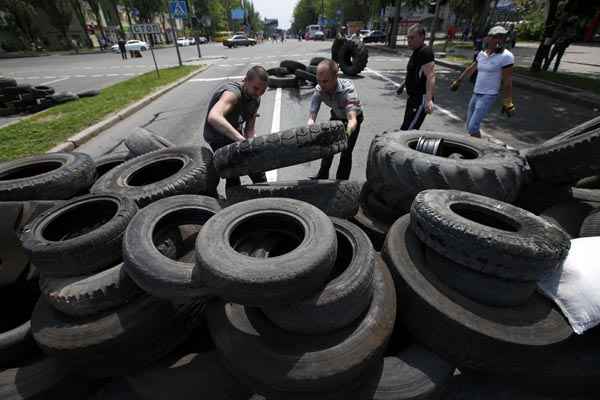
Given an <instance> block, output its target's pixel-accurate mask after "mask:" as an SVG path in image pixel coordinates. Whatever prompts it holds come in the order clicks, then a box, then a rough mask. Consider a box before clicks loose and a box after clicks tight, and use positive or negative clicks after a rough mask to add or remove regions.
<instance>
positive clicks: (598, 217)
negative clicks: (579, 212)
mask: <svg viewBox="0 0 600 400" xmlns="http://www.w3.org/2000/svg"><path fill="white" fill-rule="evenodd" d="M595 236H600V210H598V209H596V210H594V211H592V212H591V213H590V214H588V215H587V216H586V217H585V219H584V220H583V223H582V224H581V228H580V230H579V235H578V237H582V238H584V237H595Z"/></svg>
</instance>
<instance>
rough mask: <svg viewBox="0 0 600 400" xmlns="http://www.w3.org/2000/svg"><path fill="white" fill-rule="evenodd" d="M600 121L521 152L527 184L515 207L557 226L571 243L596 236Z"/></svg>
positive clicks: (598, 228) (599, 201) (599, 197)
mask: <svg viewBox="0 0 600 400" xmlns="http://www.w3.org/2000/svg"><path fill="white" fill-rule="evenodd" d="M599 146H600V117H596V118H593V119H591V120H589V121H586V122H584V123H582V124H579V125H577V126H575V127H573V128H571V129H569V130H567V131H565V132H562V133H561V134H559V135H557V136H555V137H553V138H552V139H550V140H547V141H545V142H543V143H541V144H540V145H538V146H535V147H532V148H530V149H527V150H525V151H523V155H524V156H525V158H526V159H527V162H528V163H529V166H530V168H531V182H530V183H529V185H527V186H526V187H525V188H524V190H523V192H522V193H521V195H520V196H519V198H518V199H517V200H516V203H517V204H518V205H519V206H521V207H523V208H526V209H528V210H531V211H532V212H535V213H540V215H541V216H542V217H544V218H546V219H547V220H549V221H551V222H553V223H554V224H556V225H557V226H560V227H561V228H563V229H564V230H565V232H567V233H568V234H569V236H570V237H571V238H573V239H575V238H579V237H590V236H600V226H599V225H598V222H597V221H598V211H597V209H598V208H600V185H599V184H598V182H600V180H599V179H598V175H599V174H600V165H599V164H598V157H597V154H598V148H599Z"/></svg>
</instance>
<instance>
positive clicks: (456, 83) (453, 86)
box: [450, 79, 460, 92]
mask: <svg viewBox="0 0 600 400" xmlns="http://www.w3.org/2000/svg"><path fill="white" fill-rule="evenodd" d="M459 87H460V80H459V79H457V80H455V81H452V83H451V84H450V90H452V91H453V92H456V91H457V90H458V88H459Z"/></svg>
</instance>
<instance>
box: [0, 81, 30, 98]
mask: <svg viewBox="0 0 600 400" xmlns="http://www.w3.org/2000/svg"><path fill="white" fill-rule="evenodd" d="M29 93H31V85H27V84H17V85H16V86H8V87H5V88H3V89H2V94H4V95H6V96H13V97H14V98H19V96H20V95H24V94H29Z"/></svg>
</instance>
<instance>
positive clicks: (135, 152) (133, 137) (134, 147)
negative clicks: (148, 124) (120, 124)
mask: <svg viewBox="0 0 600 400" xmlns="http://www.w3.org/2000/svg"><path fill="white" fill-rule="evenodd" d="M125 146H126V147H127V149H129V152H130V154H131V155H132V156H133V157H137V156H141V155H144V154H146V153H150V152H153V151H156V150H163V149H165V148H167V147H174V146H175V145H174V144H173V143H171V142H169V141H168V140H167V139H165V138H161V137H160V136H158V135H154V134H153V133H151V132H148V131H147V130H146V129H144V128H139V127H138V128H135V129H134V130H133V133H131V134H130V135H129V136H127V137H126V138H125Z"/></svg>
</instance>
